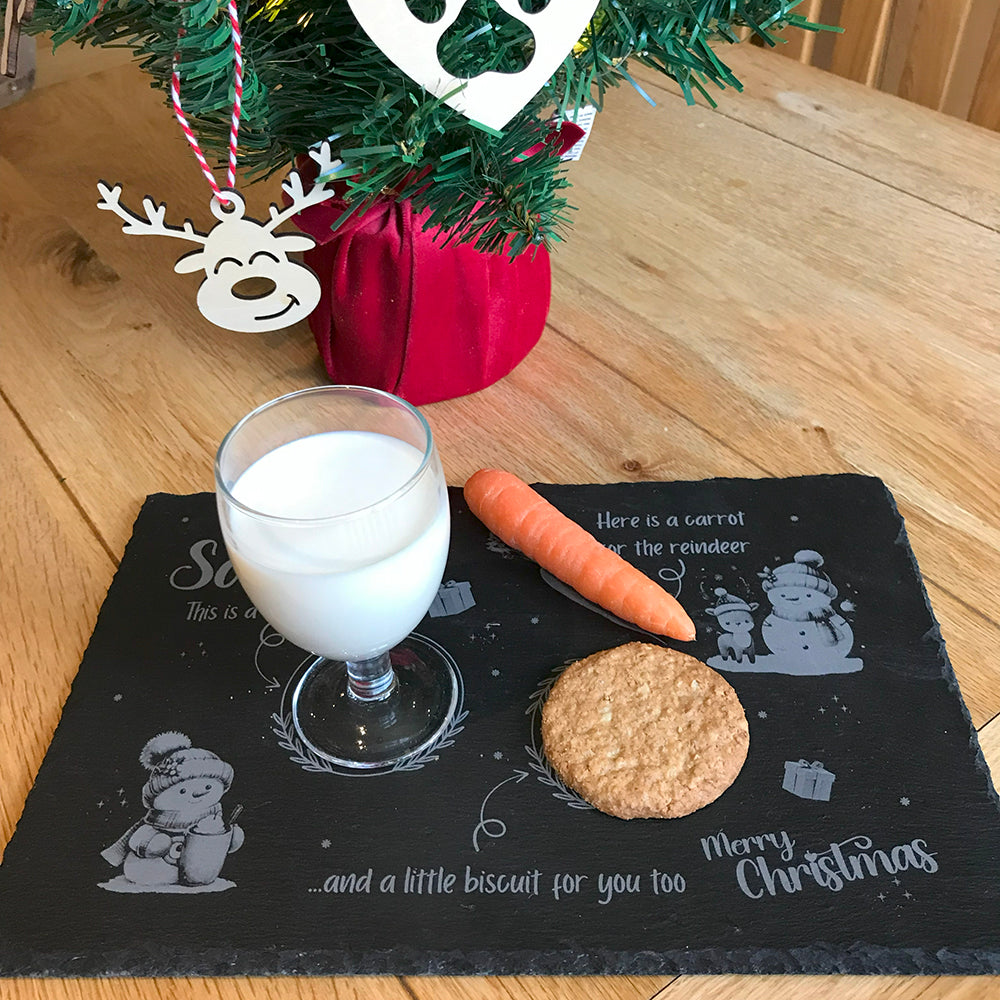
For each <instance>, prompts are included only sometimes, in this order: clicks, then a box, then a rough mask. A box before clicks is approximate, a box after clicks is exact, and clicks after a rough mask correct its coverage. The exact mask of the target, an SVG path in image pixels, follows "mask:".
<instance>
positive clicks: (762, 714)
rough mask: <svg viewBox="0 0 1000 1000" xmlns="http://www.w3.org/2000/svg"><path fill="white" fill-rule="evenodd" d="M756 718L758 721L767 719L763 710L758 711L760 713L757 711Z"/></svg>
mask: <svg viewBox="0 0 1000 1000" xmlns="http://www.w3.org/2000/svg"><path fill="white" fill-rule="evenodd" d="M757 718H758V719H766V718H767V712H765V711H764V709H761V710H760V711H759V712H758V713H757Z"/></svg>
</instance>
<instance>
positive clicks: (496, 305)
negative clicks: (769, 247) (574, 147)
mask: <svg viewBox="0 0 1000 1000" xmlns="http://www.w3.org/2000/svg"><path fill="white" fill-rule="evenodd" d="M10 2H11V3H15V2H17V0H10ZM797 2H798V0H326V2H325V3H317V2H316V0H249V2H247V3H246V4H240V5H239V18H240V22H241V26H242V38H241V39H239V37H238V36H237V35H236V34H235V32H236V21H235V17H231V16H229V15H230V14H231V13H232V12H233V11H232V8H233V4H231V3H230V4H228V6H227V0H190V2H177V0H152V2H151V0H38V2H37V6H36V8H35V10H34V14H33V15H32V17H31V20H30V21H29V22H27V24H24V25H22V27H23V29H24V30H30V31H32V32H40V31H47V32H51V33H52V36H53V41H54V42H55V43H56V44H57V45H58V44H60V43H63V42H65V41H68V40H70V39H73V40H75V41H77V42H80V43H82V44H87V43H91V44H97V45H119V46H128V47H129V48H131V49H132V50H133V51H134V53H135V55H136V57H137V59H138V60H139V62H140V65H141V66H142V68H143V69H144V70H145V71H146V72H147V73H149V75H150V77H151V82H152V85H153V86H156V87H160V88H162V89H164V90H168V89H169V88H170V83H171V78H172V75H173V76H174V78H175V82H176V80H177V78H179V80H180V83H181V87H180V89H179V93H182V97H183V107H184V115H185V116H186V119H187V121H188V122H189V123H190V126H191V129H192V130H193V132H194V134H196V135H197V137H198V139H199V141H200V143H201V144H202V145H203V146H204V147H205V149H206V150H207V151H208V152H209V153H214V154H219V153H223V152H224V151H225V150H226V148H227V145H228V144H229V143H230V140H231V139H233V138H234V135H233V133H234V128H233V118H234V115H236V116H237V117H238V121H239V143H238V147H236V146H235V143H233V147H234V148H235V149H236V151H237V157H238V162H239V164H240V166H241V167H242V168H243V169H244V171H245V172H246V173H247V175H248V176H249V177H250V178H255V177H260V176H265V175H267V174H269V173H272V172H274V171H278V170H281V169H284V168H287V167H288V166H289V165H290V164H291V163H292V161H293V160H294V158H295V157H296V155H302V154H304V153H305V152H306V151H307V150H309V149H310V148H313V147H315V146H316V145H317V144H319V143H320V142H321V141H323V140H328V141H329V143H330V146H331V149H332V151H333V153H334V154H335V156H336V158H337V159H336V161H334V162H335V163H336V166H335V167H334V168H332V169H331V170H330V172H328V173H327V174H325V175H323V176H322V177H320V180H323V181H328V182H330V183H331V184H332V185H334V186H335V190H336V200H335V201H331V202H328V203H327V204H325V205H316V206H314V208H312V209H309V210H308V212H309V213H310V214H309V215H306V216H304V217H302V218H301V219H300V220H299V224H300V226H301V227H302V228H304V229H305V230H306V231H308V232H311V233H313V235H314V236H318V237H319V239H320V240H321V241H322V242H323V243H324V245H323V246H321V247H319V248H318V250H314V251H311V252H310V253H309V254H307V257H306V259H307V262H312V263H313V264H314V266H316V265H318V266H319V267H321V268H325V267H329V266H331V263H330V262H337V261H339V262H340V264H341V265H343V262H344V260H345V258H344V255H343V253H341V252H340V250H339V249H338V242H337V241H350V242H351V243H352V244H354V245H356V246H358V247H361V246H362V245H363V246H364V250H363V253H364V254H365V255H370V256H371V259H372V260H373V261H375V264H374V266H373V267H372V268H371V269H368V268H366V267H365V266H364V262H363V261H361V262H360V263H359V262H358V261H357V260H355V261H353V265H352V268H348V269H346V270H345V268H344V267H343V266H342V267H341V270H340V271H339V272H337V273H334V272H332V271H331V272H330V273H320V275H319V277H320V281H321V283H322V285H323V289H324V291H323V299H322V301H321V303H320V306H319V308H318V309H317V310H316V311H315V312H314V313H313V318H312V319H311V322H312V326H313V331H314V333H315V334H316V337H317V343H318V344H319V346H320V350H321V353H322V354H323V356H324V358H325V360H326V362H327V364H328V367H329V368H330V374H331V376H332V377H333V378H334V379H336V380H338V381H350V380H351V374H352V371H351V370H350V369H351V363H350V362H349V361H348V360H347V359H349V358H350V357H351V356H352V355H355V356H356V355H357V353H358V351H364V350H367V347H366V345H365V344H364V343H358V342H357V341H356V338H357V336H358V335H357V329H358V328H360V326H364V325H365V323H367V324H368V325H369V326H370V325H371V314H372V310H373V309H374V310H376V312H377V311H378V303H379V302H380V301H381V302H387V301H389V300H390V299H393V300H394V301H397V302H398V299H399V297H400V295H410V293H411V292H412V293H413V301H414V302H415V301H416V300H417V299H418V298H419V299H421V300H422V301H427V300H428V297H433V298H436V299H439V300H441V301H445V300H446V299H447V297H448V296H449V295H450V296H453V297H454V296H457V297H458V298H459V300H461V302H462V304H460V305H459V307H458V308H455V309H453V310H451V312H452V314H453V315H455V316H474V317H476V318H475V320H474V323H475V327H476V329H479V330H480V331H481V333H482V340H483V343H482V345H481V346H482V350H479V351H473V353H474V354H478V355H479V356H481V357H482V358H488V357H497V358H502V361H501V363H500V364H492V365H491V364H487V365H485V366H482V370H481V372H480V374H479V375H478V376H473V375H471V374H470V372H473V370H474V369H475V368H476V364H473V365H472V367H471V368H470V369H469V370H468V371H467V372H466V373H465V374H464V375H463V376H462V377H461V378H459V379H458V380H457V381H456V383H455V385H454V386H451V385H449V384H448V381H449V380H448V378H447V369H448V366H449V359H450V358H452V359H453V358H457V357H458V354H456V353H455V352H453V351H449V350H448V347H447V345H448V337H449V331H448V330H447V329H443V330H442V331H441V337H440V338H439V342H437V343H436V344H435V346H434V352H435V353H434V356H433V359H432V360H431V361H430V362H427V359H426V358H425V359H424V361H425V362H427V363H425V367H428V366H430V367H434V366H436V367H437V368H438V369H440V371H441V372H443V373H444V377H442V378H439V379H438V380H437V382H438V383H439V384H437V385H435V386H433V387H431V386H428V387H427V391H426V392H424V391H422V389H421V388H420V386H419V385H417V384H416V383H415V382H414V383H413V384H412V385H411V387H410V389H409V394H410V397H411V398H413V399H415V400H418V401H421V402H425V401H430V399H431V398H443V395H454V394H458V393H459V392H464V391H471V389H473V388H478V387H480V384H477V383H481V384H488V382H489V381H492V380H493V379H494V378H497V377H499V376H500V375H502V374H505V371H506V370H507V369H508V368H509V367H510V365H512V364H514V363H516V362H517V360H519V355H520V354H523V353H524V352H526V351H527V350H528V349H530V347H531V345H532V344H533V343H534V341H535V340H536V339H537V336H538V334H539V333H540V332H541V326H542V324H543V323H544V315H545V308H546V307H547V299H548V258H547V253H548V251H549V250H550V249H551V248H552V247H553V246H554V245H555V244H556V243H558V242H559V241H560V240H562V239H563V238H565V235H566V229H567V227H568V221H569V206H568V204H567V188H568V186H569V181H568V178H567V174H566V171H565V168H564V161H563V159H562V157H563V154H564V152H565V147H566V145H567V144H572V143H571V142H570V141H569V140H570V139H572V138H574V137H575V135H578V134H579V133H572V132H570V133H566V132H561V131H560V126H561V124H562V123H563V122H573V121H574V120H575V119H577V118H578V117H580V116H581V115H583V114H586V113H587V109H589V108H590V107H591V106H593V107H595V108H596V109H598V110H600V109H601V107H602V106H603V101H604V95H605V93H606V91H607V89H608V88H609V87H611V86H618V85H620V84H621V83H622V82H626V83H629V84H631V85H633V86H634V87H635V88H636V90H637V91H638V92H639V93H640V94H643V92H642V90H641V88H640V87H639V86H638V84H636V83H635V81H634V80H633V78H632V75H631V72H630V66H632V65H633V64H640V65H643V66H647V67H651V68H653V69H655V70H657V71H659V72H661V73H663V74H665V75H666V76H668V77H671V78H672V79H674V80H676V81H677V83H678V84H679V86H680V87H681V89H682V91H683V92H684V94H685V96H686V98H687V99H688V101H689V102H694V101H695V99H696V97H697V96H698V95H701V97H703V98H704V99H705V100H707V101H709V102H710V103H711V102H712V98H711V95H710V92H709V88H710V87H713V86H715V87H726V86H731V87H737V88H738V87H739V82H738V80H737V79H736V78H735V77H734V76H733V74H732V72H731V71H730V70H729V68H728V67H727V66H726V65H725V63H724V61H723V60H722V59H721V58H720V57H719V55H718V54H717V52H716V51H715V49H714V48H713V44H714V43H720V42H721V43H732V42H736V41H738V40H739V38H740V36H741V33H742V34H746V33H751V34H754V35H756V36H757V37H758V38H760V39H762V40H763V41H764V42H765V43H766V44H774V36H775V33H776V32H778V31H780V30H781V29H783V28H785V27H786V26H788V25H793V26H798V27H800V28H805V29H816V28H818V27H819V26H818V25H814V24H811V23H809V22H808V21H806V20H805V19H804V18H802V17H800V16H798V15H796V14H795V13H794V12H793V8H794V7H795V6H796V5H797ZM581 12H582V16H581ZM588 16H589V20H588ZM574 18H576V19H577V20H578V21H579V23H580V24H583V25H584V27H583V30H582V32H581V33H580V34H579V36H578V37H576V30H577V25H576V21H574V20H573V19H574ZM362 22H363V24H364V26H363V24H362ZM567 26H568V27H567ZM366 29H367V30H366ZM570 29H572V33H573V36H574V37H575V40H574V37H569V38H568V36H566V34H565V33H566V31H567V30H570ZM559 32H562V35H560V34H559ZM234 38H236V39H237V40H239V41H241V45H239V46H237V49H236V51H237V53H238V55H239V57H240V59H239V74H238V75H237V74H235V73H234V44H233V43H234ZM567 38H568V41H567ZM560 46H562V48H560ZM561 51H564V52H565V55H564V56H563V57H561V62H558V63H557V64H556V63H554V61H553V55H552V54H553V52H556V53H557V55H556V58H557V59H558V58H560V57H559V56H558V52H561ZM415 54H419V58H417V56H416V55H415ZM546 59H547V60H549V63H544V60H546ZM549 64H552V67H553V68H552V69H551V71H550V70H549V69H548V68H547V67H548V66H549ZM428 67H431V69H428ZM408 74H413V76H416V77H421V79H414V78H413V77H411V75H408ZM428 74H429V75H428ZM539 79H540V80H541V83H540V85H539V86H538V87H537V89H535V84H537V83H538V81H539ZM525 81H527V83H526V82H525ZM237 84H238V85H237ZM487 84H490V86H487ZM234 85H236V86H235V96H236V98H237V100H236V105H235V107H234ZM529 85H530V86H529ZM526 86H528V87H529V89H528V90H525V87H526ZM529 91H530V92H529ZM484 95H485V96H484ZM511 95H513V96H511ZM525 95H527V96H525ZM643 96H645V95H643ZM505 102H506V106H501V105H504V103H505ZM511 102H513V104H511ZM522 102H523V103H522ZM174 104H175V111H176V112H177V114H178V117H181V114H180V107H179V103H178V102H177V101H175V102H174ZM484 119H485V120H484ZM488 121H492V124H489V123H488ZM501 123H502V124H501ZM332 206H336V208H335V210H334V209H333V208H332ZM379 233H381V234H383V236H384V237H385V240H386V241H388V242H387V244H379V243H378V241H377V240H375V241H374V242H373V239H374V236H375V235H377V234H379ZM360 234H364V235H366V236H367V237H369V238H368V239H367V240H366V241H365V240H361V241H359V235H360ZM464 244H468V245H469V247H471V248H472V249H474V250H475V251H476V252H478V253H479V254H488V255H494V256H501V257H505V258H508V259H509V261H510V262H512V263H509V265H508V266H506V268H505V267H502V266H501V265H500V264H499V262H497V261H493V262H491V263H489V264H486V263H483V265H482V267H479V268H478V269H474V270H478V271H479V272H481V274H480V275H478V276H475V277H473V278H472V279H471V280H470V278H469V276H470V273H471V272H470V265H471V263H472V262H473V260H474V259H473V258H467V260H466V263H462V264H457V263H454V262H451V263H447V264H446V265H445V266H444V267H443V268H437V267H434V268H426V267H424V268H421V269H420V271H419V273H418V271H417V270H415V269H414V268H411V267H409V265H408V264H407V263H406V259H411V260H419V261H426V260H429V259H432V258H433V254H434V253H440V254H454V253H456V252H459V250H460V248H461V246H462V245H464ZM387 247H388V249H387ZM393 247H396V248H398V249H397V250H396V251H395V252H396V253H397V255H398V256H399V257H400V259H401V261H402V266H401V267H400V268H399V272H398V274H397V275H396V278H397V280H396V281H390V280H389V279H388V277H387V269H386V262H387V260H388V261H389V263H390V264H391V260H392V254H393V252H394V251H393V249H392V248H393ZM461 252H463V253H467V252H468V248H466V249H465V250H462V251H461ZM387 255H388V256H387ZM404 258H405V259H404ZM513 268H517V269H518V270H517V274H516V275H515V273H514V271H513V270H512V269H513ZM529 272H530V277H525V276H526V275H528V274H529ZM348 273H349V274H350V283H351V284H352V285H354V286H355V287H356V286H357V285H358V283H359V282H360V284H361V285H363V286H365V288H366V294H365V296H364V297H363V301H359V302H358V303H357V304H356V308H358V309H361V310H367V318H363V321H362V322H359V323H354V322H352V321H351V318H350V316H348V317H347V319H346V320H345V310H346V309H348V308H349V307H348V305H346V304H345V300H344V294H343V287H344V283H345V275H348ZM423 273H426V274H431V275H433V277H432V278H431V279H428V280H430V282H431V283H430V284H424V285H419V284H418V285H414V284H413V282H418V283H419V282H420V280H421V278H420V274H423ZM448 275H451V277H450V278H449V277H448ZM487 275H489V282H490V283H489V284H487V282H486V276H487ZM498 276H500V277H498ZM459 281H464V282H465V284H464V287H459V286H458V284H457V282H459ZM498 282H501V283H502V284H503V286H504V287H503V289H502V291H501V293H500V294H497V283H498ZM449 283H450V284H449ZM491 288H492V295H491V292H490V289H491ZM525 289H528V291H525ZM539 295H541V296H542V298H543V300H544V301H543V302H542V308H541V310H540V311H539V309H538V308H537V301H536V300H537V299H538V296H539ZM518 296H527V297H528V299H529V300H530V301H529V306H528V307H527V308H526V309H525V310H519V309H517V308H514V309H512V308H511V303H512V302H513V301H514V300H515V299H517V297H518ZM463 297H464V299H463ZM480 306H481V307H482V308H479V307H480ZM350 309H355V306H350ZM385 312H386V317H387V321H388V316H389V314H390V313H391V314H392V318H391V322H392V323H394V324H397V328H396V329H395V330H394V331H393V336H395V338H396V340H397V341H398V342H399V343H402V344H409V345H410V346H411V347H412V346H413V341H414V340H415V339H416V340H418V341H419V340H422V339H424V338H420V337H417V338H414V337H413V336H411V334H412V333H413V331H412V330H411V329H410V328H409V322H408V319H407V316H408V315H409V314H408V311H407V309H406V308H404V309H402V310H400V309H392V310H386V311H385ZM401 314H402V320H401V319H400V315H401ZM505 316H509V318H510V320H511V322H512V323H513V324H514V327H515V328H514V330H513V331H510V330H507V331H505V330H504V329H503V327H504V319H505ZM484 317H485V320H484ZM400 322H402V323H403V326H402V327H399V326H398V324H399V323H400ZM470 322H472V321H470ZM331 323H332V324H333V325H332V326H331ZM472 333H473V335H475V330H473V331H472ZM467 334H468V331H464V332H463V333H461V335H460V336H459V337H458V338H457V339H456V340H455V341H454V342H455V343H460V344H461V345H462V346H461V350H462V351H465V350H467V348H468V340H469V337H468V335H467ZM345 338H346V342H345ZM352 338H354V340H353V341H352ZM497 338H500V339H501V340H503V341H505V344H501V345H499V346H500V348H501V349H499V350H498V349H497V348H498V345H497V344H496V343H495V341H496V339H497ZM504 346H506V347H508V348H509V347H514V350H513V351H511V350H507V351H505V350H503V349H502V348H503V347H504ZM338 355H339V357H340V360H339V362H338V361H336V360H335V358H336V357H337V356H338ZM369 362H371V363H370V364H369ZM380 365H382V367H383V368H385V370H383V371H381V373H379V371H378V369H379V366H380ZM401 365H402V367H403V368H404V369H405V368H406V361H405V353H404V357H403V359H402V360H401V358H400V356H399V354H398V352H397V353H396V354H395V355H393V356H392V358H391V359H390V360H387V361H385V362H382V361H379V360H378V359H377V358H374V357H371V356H369V357H367V359H366V360H365V363H364V364H362V365H361V366H360V367H359V368H356V369H355V370H356V371H364V372H365V377H366V379H367V380H368V381H369V383H370V384H378V385H379V386H380V387H383V388H389V389H397V390H400V389H401V388H402V387H404V386H406V385H407V379H406V377H405V376H406V374H407V373H406V372H405V371H404V370H401V367H400V366H401ZM386 366H388V367H386ZM442 366H443V367H442ZM390 368H391V369H392V370H389V369H390ZM419 381H420V380H419V379H418V380H417V382H419ZM410 382H413V380H410ZM442 394H443V395H442Z"/></svg>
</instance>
